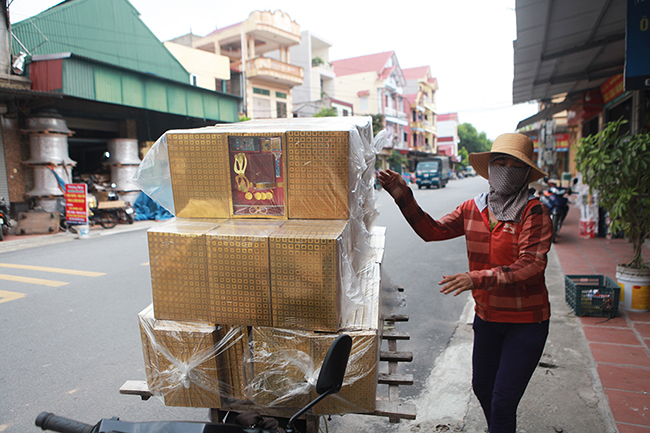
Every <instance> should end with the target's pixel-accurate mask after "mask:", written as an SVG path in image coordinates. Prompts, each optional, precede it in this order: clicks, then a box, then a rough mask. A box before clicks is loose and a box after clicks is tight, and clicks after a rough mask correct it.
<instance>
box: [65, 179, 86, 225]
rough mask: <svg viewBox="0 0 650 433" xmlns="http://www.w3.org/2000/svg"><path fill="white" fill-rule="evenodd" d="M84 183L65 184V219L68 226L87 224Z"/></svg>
mask: <svg viewBox="0 0 650 433" xmlns="http://www.w3.org/2000/svg"><path fill="white" fill-rule="evenodd" d="M86 193H87V186H86V184H85V183H66V184H65V219H66V222H67V223H68V225H84V224H88V206H87V204H86Z"/></svg>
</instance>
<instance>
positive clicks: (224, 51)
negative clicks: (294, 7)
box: [190, 10, 304, 119]
mask: <svg viewBox="0 0 650 433" xmlns="http://www.w3.org/2000/svg"><path fill="white" fill-rule="evenodd" d="M300 40H301V34H300V26H299V25H298V24H297V23H296V22H295V21H293V20H291V17H290V16H289V15H287V14H286V13H284V12H282V11H279V10H276V11H275V12H271V11H254V12H251V14H250V15H249V16H248V18H247V19H246V20H245V21H242V22H240V23H237V24H233V25H231V26H228V27H224V28H222V29H217V30H215V31H214V32H212V33H210V34H209V35H207V36H204V37H200V38H196V39H195V38H191V41H190V43H191V46H192V47H193V48H196V49H199V50H204V51H207V52H210V53H214V54H219V55H222V56H225V57H228V59H230V69H231V70H233V71H235V72H236V73H238V74H241V76H242V83H243V91H242V95H243V105H242V107H241V112H242V114H243V115H245V116H247V117H249V118H251V119H264V118H286V117H292V113H293V103H292V89H293V88H294V87H296V86H299V85H301V84H302V83H303V74H304V72H303V69H302V68H301V67H300V66H296V65H294V64H292V63H291V55H290V48H291V47H293V46H296V45H298V44H300Z"/></svg>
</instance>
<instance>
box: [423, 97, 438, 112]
mask: <svg viewBox="0 0 650 433" xmlns="http://www.w3.org/2000/svg"><path fill="white" fill-rule="evenodd" d="M422 105H424V108H426V109H427V110H429V111H433V112H434V113H435V112H436V104H435V103H434V102H433V101H432V100H431V99H429V98H428V97H426V96H424V97H423V98H422Z"/></svg>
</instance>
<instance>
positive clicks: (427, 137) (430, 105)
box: [402, 66, 440, 153]
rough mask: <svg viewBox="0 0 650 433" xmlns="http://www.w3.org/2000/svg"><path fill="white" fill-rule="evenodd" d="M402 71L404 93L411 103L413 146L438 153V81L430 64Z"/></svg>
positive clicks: (411, 137) (419, 149) (410, 140)
mask: <svg viewBox="0 0 650 433" xmlns="http://www.w3.org/2000/svg"><path fill="white" fill-rule="evenodd" d="M402 72H403V74H404V78H405V79H406V86H404V93H405V94H406V97H407V99H408V100H409V103H410V116H411V118H410V127H411V136H410V137H409V142H410V144H411V147H412V148H413V149H414V150H417V151H420V152H426V153H438V152H440V151H439V150H438V140H437V132H436V103H435V93H436V90H438V81H437V80H436V79H435V78H432V77H431V69H430V68H429V66H419V67H416V68H408V69H403V70H402Z"/></svg>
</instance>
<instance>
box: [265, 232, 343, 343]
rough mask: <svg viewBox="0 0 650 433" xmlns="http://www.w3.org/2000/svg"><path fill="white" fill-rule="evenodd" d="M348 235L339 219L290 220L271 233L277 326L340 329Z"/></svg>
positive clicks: (273, 305) (323, 329)
mask: <svg viewBox="0 0 650 433" xmlns="http://www.w3.org/2000/svg"><path fill="white" fill-rule="evenodd" d="M349 238H350V230H349V226H348V222H347V221H340V220H310V221H303V220H288V221H286V222H285V223H284V224H283V225H282V227H280V228H279V229H278V230H277V231H276V232H275V233H273V234H272V235H271V236H270V239H269V251H270V258H271V299H272V309H273V326H274V327H279V328H299V329H308V330H313V331H325V332H336V331H338V330H339V328H340V325H341V323H340V322H341V297H342V296H345V295H343V294H342V293H341V291H342V290H343V285H342V281H350V280H351V279H352V277H353V276H352V275H351V271H349V267H348V266H344V264H345V262H344V261H345V260H349V258H348V252H349V251H350V239H349Z"/></svg>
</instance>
